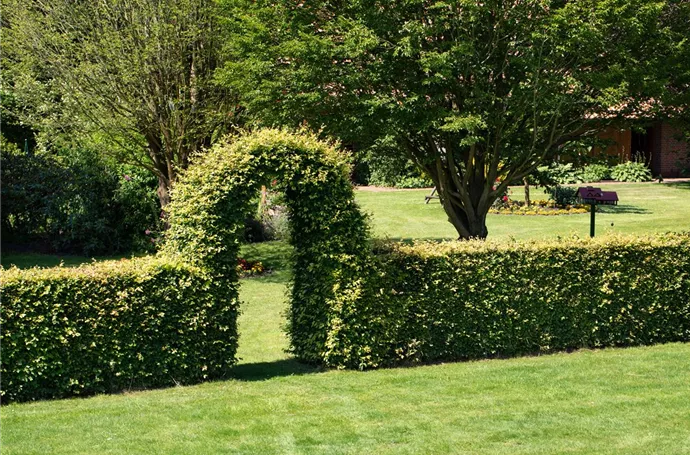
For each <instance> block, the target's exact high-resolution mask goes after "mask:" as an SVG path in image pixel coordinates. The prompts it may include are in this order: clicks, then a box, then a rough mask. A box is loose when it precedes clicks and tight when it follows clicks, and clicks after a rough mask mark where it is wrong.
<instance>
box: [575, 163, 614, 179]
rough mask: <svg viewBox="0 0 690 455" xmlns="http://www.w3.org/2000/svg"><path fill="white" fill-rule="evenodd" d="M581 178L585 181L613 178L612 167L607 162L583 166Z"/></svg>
mask: <svg viewBox="0 0 690 455" xmlns="http://www.w3.org/2000/svg"><path fill="white" fill-rule="evenodd" d="M580 178H581V179H582V182H584V183H591V182H600V181H602V180H606V179H610V178H611V168H610V167H608V166H607V165H605V164H589V165H587V166H585V167H583V168H582V171H581V172H580Z"/></svg>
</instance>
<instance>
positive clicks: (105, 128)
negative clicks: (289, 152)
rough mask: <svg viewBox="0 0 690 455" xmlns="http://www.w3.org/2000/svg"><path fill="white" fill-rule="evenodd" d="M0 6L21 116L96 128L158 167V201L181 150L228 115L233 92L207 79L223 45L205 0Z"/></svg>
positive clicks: (233, 111) (126, 153)
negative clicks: (22, 103) (1, 7)
mask: <svg viewBox="0 0 690 455" xmlns="http://www.w3.org/2000/svg"><path fill="white" fill-rule="evenodd" d="M3 7H4V8H3V13H4V17H3V20H4V21H6V25H7V27H4V28H5V29H6V32H5V33H4V35H5V36H4V37H3V38H4V42H3V54H4V62H3V63H6V65H4V66H9V67H10V69H11V71H12V75H13V77H12V79H13V84H12V87H10V90H13V91H14V92H15V96H16V97H17V99H19V100H21V101H23V102H24V106H22V109H21V110H22V112H24V113H29V114H33V115H27V117H28V118H27V121H29V122H33V123H35V124H36V128H37V129H39V130H41V129H43V130H45V131H47V132H53V131H57V130H62V131H64V130H67V132H68V133H69V134H76V135H81V136H82V137H87V138H94V137H97V138H98V143H99V146H100V147H101V148H103V149H105V150H104V152H112V153H115V154H117V155H118V158H121V159H122V160H124V161H127V162H130V163H134V164H137V165H140V166H142V167H144V168H146V169H148V170H149V171H151V172H152V173H154V174H155V175H156V176H157V177H158V180H159V188H158V195H159V197H160V201H161V205H163V206H165V205H167V203H168V201H169V197H170V196H169V191H170V187H171V186H172V184H173V183H174V181H175V179H176V177H177V174H178V172H179V171H180V170H181V169H184V168H185V167H186V166H187V164H188V162H189V159H190V157H191V156H193V155H194V154H195V153H197V152H199V151H200V150H202V149H203V148H204V147H205V146H207V145H209V144H210V142H211V141H212V139H213V138H214V137H216V136H218V135H220V134H223V133H225V132H227V131H228V130H229V129H231V128H232V127H233V125H235V124H236V123H237V113H238V111H237V108H236V106H237V101H236V97H235V96H234V95H233V94H232V93H231V92H230V91H229V90H227V89H226V88H221V87H218V86H217V85H216V84H214V82H213V76H214V71H215V70H216V68H217V67H218V66H219V65H220V64H221V50H222V46H223V45H224V42H223V39H222V36H221V34H220V28H219V25H218V24H219V21H218V17H217V13H218V11H217V8H216V5H215V2H213V0H108V1H105V0H95V1H90V2H73V1H69V0H8V2H6V3H5V4H4V5H3ZM46 87H49V89H50V90H49V91H50V93H47V91H48V90H46ZM37 94H43V98H42V99H41V98H40V97H37ZM42 109H43V112H50V113H51V115H43V116H41V115H36V112H37V111H41V110H42ZM51 122H52V125H51V124H50V123H51ZM51 127H52V129H51ZM46 136H50V134H46V135H44V137H46Z"/></svg>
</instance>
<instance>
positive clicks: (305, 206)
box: [163, 129, 371, 363]
mask: <svg viewBox="0 0 690 455" xmlns="http://www.w3.org/2000/svg"><path fill="white" fill-rule="evenodd" d="M349 175H350V166H349V163H348V157H347V155H344V154H342V153H340V152H339V151H338V149H337V148H336V147H335V146H333V145H329V144H327V143H324V142H323V141H319V140H318V139H317V137H316V136H314V135H313V134H310V133H304V132H303V133H302V134H293V133H290V132H288V131H285V130H270V129H266V130H261V131H257V132H254V133H251V134H247V135H243V136H240V137H239V138H234V139H233V140H232V141H230V142H226V143H219V144H217V145H216V146H215V147H213V148H212V149H211V150H209V151H208V152H207V153H206V154H205V155H204V156H203V157H202V158H201V159H200V160H199V161H198V162H196V163H194V166H192V167H190V168H189V170H188V171H187V172H186V173H185V175H184V176H183V177H182V179H181V180H180V181H179V182H177V184H176V186H175V188H174V189H173V193H172V202H171V203H170V205H169V206H168V212H169V222H170V229H169V230H168V232H167V234H166V244H165V246H164V250H163V252H164V253H165V254H168V255H170V256H175V257H180V258H182V259H183V260H184V261H187V262H190V263H193V264H197V265H199V266H200V267H203V268H204V269H206V270H209V271H210V273H213V274H214V276H216V277H217V279H218V280H222V281H225V282H227V283H236V282H237V272H236V267H237V254H238V252H239V247H240V243H241V241H242V236H243V234H244V223H243V221H244V219H245V217H246V215H247V214H248V213H249V212H250V211H251V210H252V207H250V204H251V201H252V197H253V196H254V195H256V194H257V192H258V191H259V188H260V187H261V185H268V184H270V183H271V182H273V181H274V180H275V183H276V185H277V188H278V189H280V190H282V191H284V192H285V203H286V205H287V208H288V213H289V218H290V243H291V244H292V245H293V246H294V247H295V248H294V254H293V257H292V270H293V281H292V290H291V295H290V307H289V313H288V335H289V336H290V343H291V345H290V349H291V352H292V353H294V354H295V356H297V357H298V358H300V359H301V360H304V361H307V362H311V363H321V362H322V361H323V356H324V352H326V350H327V348H326V342H327V340H326V337H327V335H328V330H327V328H328V327H329V326H330V325H331V324H332V321H329V309H330V308H333V307H337V306H338V305H343V302H347V304H348V305H349V304H352V302H353V301H354V300H356V299H357V298H358V295H357V294H356V293H355V290H356V289H357V287H358V286H359V279H360V278H361V277H362V275H363V273H364V272H365V271H366V269H365V265H366V264H368V263H369V261H370V257H371V248H370V245H369V232H368V227H367V224H366V217H365V216H364V215H363V214H362V213H361V211H360V210H359V207H358V206H357V204H356V202H355V198H354V189H353V187H352V184H351V183H350V180H349Z"/></svg>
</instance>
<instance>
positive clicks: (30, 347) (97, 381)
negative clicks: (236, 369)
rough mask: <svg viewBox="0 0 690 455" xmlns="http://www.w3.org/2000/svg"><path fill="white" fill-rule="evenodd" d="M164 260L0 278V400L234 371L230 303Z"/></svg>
mask: <svg viewBox="0 0 690 455" xmlns="http://www.w3.org/2000/svg"><path fill="white" fill-rule="evenodd" d="M226 294H227V286H226V285H219V283H217V282H215V281H214V280H213V279H212V278H211V277H210V276H209V275H208V274H207V273H205V272H204V271H203V270H201V269H199V268H197V267H194V266H191V265H188V264H185V263H181V262H176V261H173V260H171V259H166V258H139V259H135V260H124V261H109V262H103V263H95V264H93V265H88V266H82V267H79V268H66V267H56V268H50V269H38V268H35V269H26V270H20V269H17V268H12V269H5V270H3V271H2V310H1V313H0V315H1V319H0V322H1V323H2V332H1V335H0V344H1V346H2V399H3V401H5V402H6V401H14V400H20V401H23V400H35V399H42V398H57V397H66V396H75V395H88V394H93V393H101V392H112V391H119V390H124V389H132V388H134V389H136V388H144V387H157V386H166V385H175V384H185V383H192V382H198V381H200V380H204V379H211V378H220V377H223V376H225V375H226V374H227V373H228V371H229V369H230V367H231V366H232V365H233V363H234V362H235V351H236V348H237V330H236V318H237V301H236V300H235V301H233V300H227V299H225V296H226Z"/></svg>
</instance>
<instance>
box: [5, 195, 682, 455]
mask: <svg viewBox="0 0 690 455" xmlns="http://www.w3.org/2000/svg"><path fill="white" fill-rule="evenodd" d="M648 187H649V186H648V185H647V186H645V185H617V186H616V188H615V189H616V190H617V191H619V194H620V195H621V199H622V200H623V201H624V202H625V200H626V199H624V198H628V199H627V200H630V201H633V200H634V203H632V202H631V204H633V206H634V207H636V208H635V209H634V210H632V209H624V210H623V211H621V212H613V213H611V214H606V215H605V216H611V217H617V218H615V219H616V220H618V221H616V223H615V226H618V227H620V225H621V224H623V226H624V227H626V226H627V227H626V229H630V230H631V231H632V232H650V231H651V232H654V231H664V230H680V229H687V228H688V227H690V219H689V218H690V202H689V201H690V198H689V197H688V196H690V191H688V190H689V189H690V186H689V187H667V186H653V188H654V191H653V192H652V193H650V192H648V191H647V190H645V188H648ZM424 194H425V192H424V191H409V192H396V193H364V192H358V194H357V197H358V200H359V201H360V203H361V204H362V206H363V207H364V208H365V210H369V211H371V212H373V220H372V223H373V231H374V233H375V234H376V235H378V236H381V235H385V234H388V235H389V236H391V237H398V238H412V237H426V238H446V237H454V236H455V234H454V231H453V230H452V228H450V229H449V226H447V222H446V221H445V216H444V214H443V212H442V210H441V209H440V207H439V206H438V203H436V204H435V205H432V204H433V203H432V204H429V205H428V206H427V205H424V204H423V196H424ZM420 200H421V203H420ZM407 206H409V207H410V208H409V209H404V208H405V207H407ZM621 207H625V206H624V205H623V206H620V207H618V208H617V209H619V210H620V208H621ZM401 209H404V210H409V211H411V212H413V213H411V214H409V213H407V214H405V213H401V212H400V210H401ZM415 210H416V211H417V213H416V214H415V213H414V211H415ZM667 210H668V213H667V212H666V211H667ZM577 217H578V216H572V217H555V218H544V217H534V221H532V219H531V218H528V217H505V216H503V217H501V216H494V217H492V218H490V221H489V224H490V226H489V229H490V231H491V235H492V236H496V237H500V236H503V237H505V238H507V237H508V236H509V235H514V236H515V237H517V238H534V237H538V236H546V235H547V236H551V235H559V233H560V235H562V233H561V230H563V229H564V227H563V223H565V224H566V225H567V224H568V223H579V221H577V219H576V218H577ZM603 217H604V215H602V216H601V217H599V218H598V219H601V218H603ZM512 218H514V219H515V221H513V220H512ZM571 218H572V219H571ZM583 218H584V223H585V231H584V232H585V234H581V235H586V233H587V230H586V226H587V224H586V223H587V222H588V219H587V218H586V216H585V217H583ZM505 219H507V220H508V221H504V220H505ZM518 221H520V223H518ZM501 223H516V224H515V226H514V227H515V229H516V231H515V233H509V232H512V231H510V230H509V229H508V227H506V225H505V224H501ZM521 223H535V224H534V225H533V226H532V225H530V226H532V227H531V228H526V227H524V226H523V225H522V224H521ZM645 223H647V224H645ZM501 226H503V227H501ZM615 226H614V227H615ZM502 229H503V230H504V232H503V233H501V232H502V231H501V230H502ZM566 234H568V233H567V232H566ZM289 251H290V250H289V247H288V246H287V245H286V244H284V243H282V242H271V243H265V244H258V245H250V246H247V247H245V248H244V250H243V254H244V255H245V256H246V257H248V258H250V259H261V260H262V261H264V264H265V265H266V266H267V267H269V268H270V269H272V270H273V273H271V274H269V275H267V276H264V277H261V278H252V279H246V280H243V281H242V291H241V292H242V298H243V300H244V301H245V304H244V305H243V308H242V311H243V313H242V315H241V317H240V332H241V340H240V346H239V352H238V356H239V357H240V359H241V360H240V362H239V364H238V365H237V366H236V367H235V368H234V372H233V377H232V378H228V380H225V381H218V382H214V383H207V384H201V385H196V386H187V387H175V388H172V389H164V390H153V391H142V392H131V393H125V394H121V395H111V396H97V397H93V398H87V399H74V400H57V401H45V402H38V403H25V404H11V405H8V406H4V407H3V408H2V409H1V411H0V418H1V423H2V453H3V455H4V454H46V453H51V454H130V453H166V454H168V453H169V454H196V453H200V454H214V453H246V454H263V453H310V454H345V453H351V454H359V453H377V454H378V453H382V454H399V453H402V454H405V453H477V454H480V453H481V454H484V453H495V454H534V453H543V454H552V453H579V454H590V453H596V454H619V453H625V454H650V453H664V454H687V453H690V406H689V405H688V403H690V385H689V384H690V367H689V365H690V344H669V345H664V346H654V347H645V348H630V349H607V350H602V351H581V352H576V353H572V354H556V355H549V356H543V357H529V358H519V359H508V360H487V361H479V362H468V363H452V364H440V365H431V366H422V367H416V368H400V369H387V370H377V371H369V372H345V371H321V370H319V369H315V368H313V367H310V366H308V365H304V364H300V363H298V362H296V361H294V360H293V359H291V358H290V357H289V356H288V355H287V354H286V353H285V348H286V347H287V339H286V337H285V335H284V331H283V330H282V326H283V324H284V317H283V313H284V311H285V308H286V300H285V294H286V291H287V283H288V280H289V271H288V270H287V267H286V264H287V256H288V255H289ZM48 258H50V257H48ZM20 259H21V260H23V261H24V263H23V264H22V265H23V266H27V265H34V264H38V265H44V266H47V265H51V263H50V261H53V260H54V259H46V257H27V256H26V255H24V256H20V257H16V256H15V259H14V261H15V263H16V262H20V261H19V260H20ZM12 260H13V258H12V256H11V255H10V256H9V259H8V256H7V255H5V256H3V264H8V263H12ZM44 260H45V261H44ZM88 260H89V259H87V258H70V262H69V264H68V265H73V264H78V263H80V261H88ZM42 261H44V262H42ZM18 265H19V264H18Z"/></svg>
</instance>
